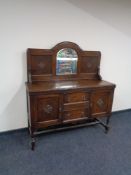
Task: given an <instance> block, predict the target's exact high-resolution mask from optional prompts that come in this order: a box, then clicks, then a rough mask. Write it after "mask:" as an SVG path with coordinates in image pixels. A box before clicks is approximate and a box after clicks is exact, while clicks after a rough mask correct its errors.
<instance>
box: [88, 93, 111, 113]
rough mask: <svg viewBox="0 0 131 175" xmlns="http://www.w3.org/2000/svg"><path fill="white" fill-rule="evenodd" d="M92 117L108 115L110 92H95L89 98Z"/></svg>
mask: <svg viewBox="0 0 131 175" xmlns="http://www.w3.org/2000/svg"><path fill="white" fill-rule="evenodd" d="M91 104H92V107H91V113H92V116H103V115H105V114H108V113H109V112H110V110H111V106H112V91H104V92H102V91H96V92H94V93H93V94H92V96H91Z"/></svg>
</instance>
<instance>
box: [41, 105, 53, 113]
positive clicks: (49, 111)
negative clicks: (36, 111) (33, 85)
mask: <svg viewBox="0 0 131 175" xmlns="http://www.w3.org/2000/svg"><path fill="white" fill-rule="evenodd" d="M43 110H44V112H45V113H47V114H50V113H51V112H52V111H53V107H52V106H51V105H46V106H45V107H44V109H43Z"/></svg>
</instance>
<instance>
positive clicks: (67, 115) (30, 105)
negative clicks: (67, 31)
mask: <svg viewBox="0 0 131 175" xmlns="http://www.w3.org/2000/svg"><path fill="white" fill-rule="evenodd" d="M100 59H101V53H100V52H99V51H84V50H82V49H81V48H80V47H79V46H78V45H77V44H75V43H73V42H61V43H59V44H57V45H56V46H54V47H53V48H52V49H34V48H29V49H28V50H27V77H28V81H27V82H26V92H27V109H28V110H27V111H28V127H29V131H30V135H31V138H32V141H31V147H32V150H34V148H35V137H36V136H37V135H38V134H41V133H43V132H52V131H55V130H62V129H69V128H75V127H81V126H86V125H94V124H101V125H102V126H103V127H104V128H105V131H106V132H107V131H108V129H109V119H110V116H111V110H112V103H113V94H114V89H115V86H116V85H115V84H113V83H110V82H107V81H104V80H102V78H101V76H100ZM103 117H105V118H106V121H105V122H103V121H102V120H101V118H103Z"/></svg>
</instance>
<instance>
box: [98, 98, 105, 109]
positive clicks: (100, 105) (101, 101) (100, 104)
mask: <svg viewBox="0 0 131 175" xmlns="http://www.w3.org/2000/svg"><path fill="white" fill-rule="evenodd" d="M97 106H98V107H99V108H101V109H102V108H103V107H104V101H103V99H102V98H99V99H98V100H97Z"/></svg>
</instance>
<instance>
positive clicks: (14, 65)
mask: <svg viewBox="0 0 131 175" xmlns="http://www.w3.org/2000/svg"><path fill="white" fill-rule="evenodd" d="M62 41H72V42H75V43H77V44H78V45H80V47H81V48H82V49H84V50H99V51H101V52H102V58H101V75H102V77H103V79H105V80H108V81H111V82H113V83H115V84H116V85H117V87H116V90H115V96H114V103H113V111H116V110H123V109H128V108H131V98H130V97H131V91H130V89H131V79H130V77H129V76H130V74H131V69H130V65H131V59H130V58H131V39H130V38H128V37H127V36H126V35H124V33H121V32H119V31H118V30H116V29H115V28H113V27H111V26H110V25H108V24H106V23H104V22H103V21H101V20H99V19H98V18H97V17H93V16H91V15H90V14H88V13H87V12H85V11H83V10H81V9H80V8H77V7H75V6H73V5H72V4H70V3H69V2H66V1H64V0H48V1H46V0H37V1H36V0H22V1H21V0H12V1H10V0H4V1H2V0H0V82H1V84H0V131H7V130H12V129H18V128H23V127H27V112H26V91H25V81H26V80H27V77H26V68H27V67H26V50H27V48H47V49H49V48H51V47H53V46H54V45H55V44H57V43H59V42H62Z"/></svg>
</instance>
